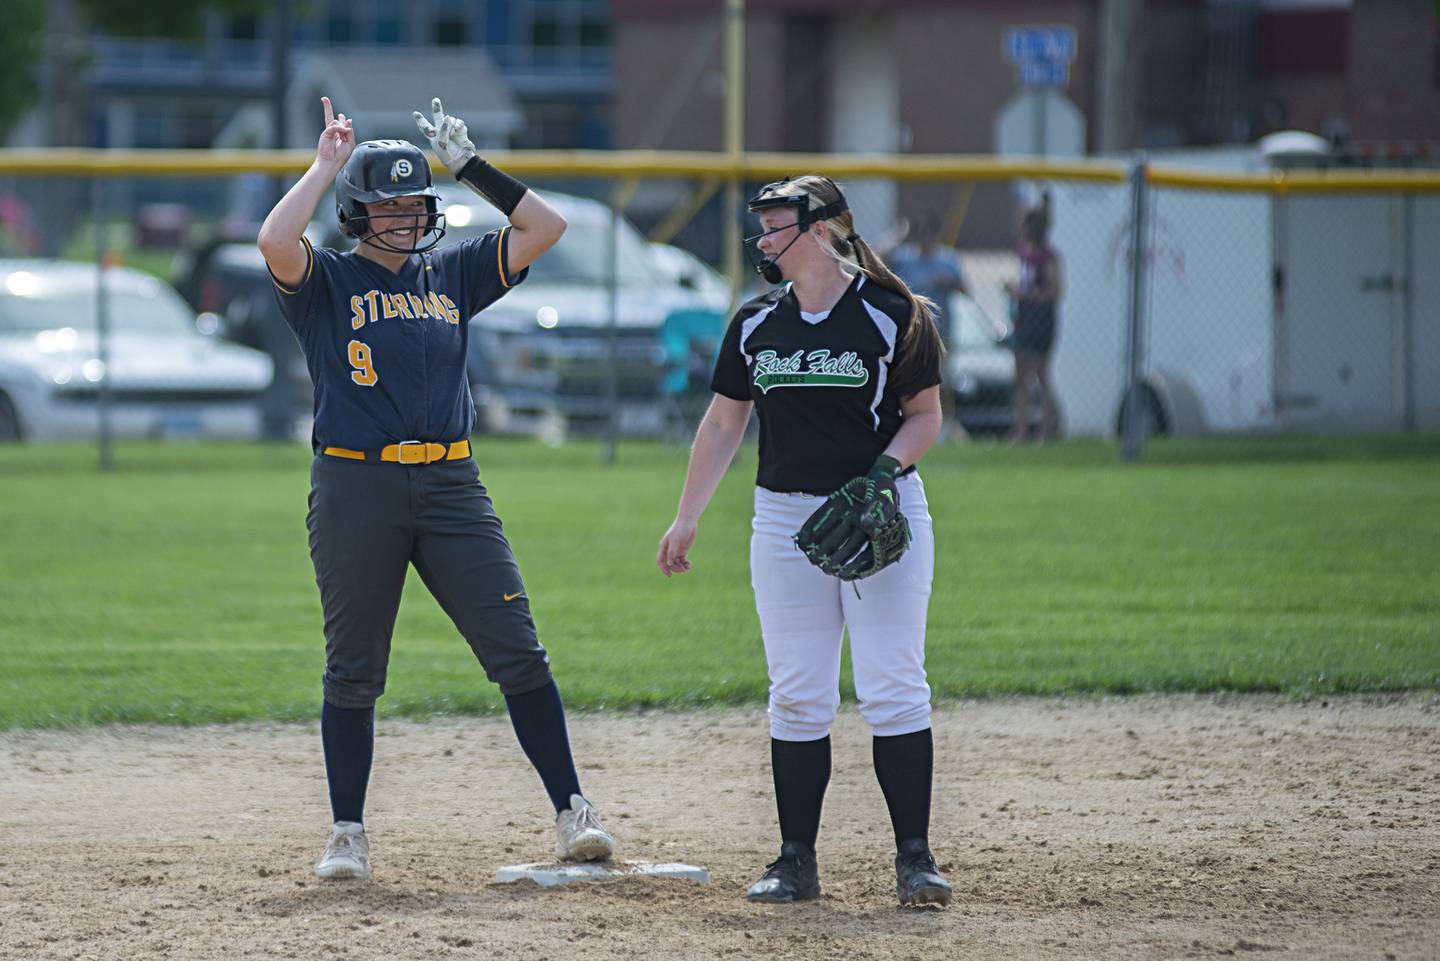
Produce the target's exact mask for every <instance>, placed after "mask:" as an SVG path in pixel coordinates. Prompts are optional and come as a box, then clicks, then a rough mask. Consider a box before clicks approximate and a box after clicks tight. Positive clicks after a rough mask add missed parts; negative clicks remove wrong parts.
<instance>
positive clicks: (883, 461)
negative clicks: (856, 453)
mask: <svg viewBox="0 0 1440 961" xmlns="http://www.w3.org/2000/svg"><path fill="white" fill-rule="evenodd" d="M900 470H901V468H900V462H899V461H898V460H896V459H895V458H893V457H891V456H890V455H889V454H881V455H880V456H879V457H877V458H875V466H874V467H871V468H870V473H872V474H873V473H876V472H877V471H878V472H881V473H884V474H885V475H886V476H887V477H898V476H900Z"/></svg>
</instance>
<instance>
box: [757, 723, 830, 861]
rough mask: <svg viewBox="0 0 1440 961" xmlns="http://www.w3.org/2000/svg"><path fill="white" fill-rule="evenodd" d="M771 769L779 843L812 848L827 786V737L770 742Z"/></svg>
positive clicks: (828, 781) (828, 742) (828, 752)
mask: <svg viewBox="0 0 1440 961" xmlns="http://www.w3.org/2000/svg"><path fill="white" fill-rule="evenodd" d="M770 769H771V770H772V771H773V772H774V775H775V806H776V808H778V809H779V811H780V840H782V841H796V842H798V843H800V844H804V845H807V846H809V847H811V848H814V847H815V839H816V838H817V837H818V836H819V835H820V809H821V807H823V806H824V804H825V788H826V787H827V786H828V785H829V784H830V737H829V735H826V736H825V737H822V738H821V739H820V740H818V741H781V740H778V739H776V738H773V737H772V738H771V739H770Z"/></svg>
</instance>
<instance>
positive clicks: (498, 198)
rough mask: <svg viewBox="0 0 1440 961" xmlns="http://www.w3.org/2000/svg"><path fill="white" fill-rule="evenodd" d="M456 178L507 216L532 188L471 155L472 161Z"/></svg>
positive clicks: (461, 169) (462, 168)
mask: <svg viewBox="0 0 1440 961" xmlns="http://www.w3.org/2000/svg"><path fill="white" fill-rule="evenodd" d="M455 179H456V180H458V181H460V182H461V183H462V184H464V185H465V186H467V187H469V188H470V189H471V190H473V191H475V192H476V193H477V194H479V195H480V196H482V197H484V198H485V199H486V200H488V201H490V203H491V204H492V205H493V206H494V207H495V209H496V210H499V211H500V212H501V213H502V214H504V215H505V216H507V217H508V216H510V215H511V214H513V213H514V212H515V208H516V207H518V206H520V200H521V198H522V197H524V196H525V192H526V191H527V190H529V189H530V188H529V187H527V186H525V185H524V184H522V183H521V182H520V181H518V180H516V179H515V178H514V177H512V176H510V175H509V174H507V173H505V171H503V170H501V169H500V168H498V167H495V166H493V165H491V164H490V162H489V161H486V160H481V159H480V158H479V157H471V158H470V162H469V163H467V164H466V165H465V166H463V167H461V168H460V172H459V173H457V174H456V175H455Z"/></svg>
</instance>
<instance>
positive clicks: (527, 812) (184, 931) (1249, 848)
mask: <svg viewBox="0 0 1440 961" xmlns="http://www.w3.org/2000/svg"><path fill="white" fill-rule="evenodd" d="M763 721H764V719H763V715H762V714H761V712H759V711H754V710H725V711H713V712H697V713H684V714H669V713H643V714H623V715H608V714H588V715H578V716H574V717H572V718H571V727H572V735H573V738H574V741H575V743H576V753H577V756H578V757H579V758H580V760H581V765H582V771H581V777H582V780H583V781H584V783H585V786H586V789H587V793H588V794H589V795H590V796H591V797H592V798H594V799H595V801H596V802H597V804H599V805H600V807H601V810H602V811H603V812H604V815H605V817H606V821H607V824H608V826H609V827H610V828H611V830H612V831H613V832H614V833H615V835H616V837H617V839H618V842H619V844H620V846H621V848H622V850H621V851H620V852H619V853H620V855H621V856H623V857H629V858H643V859H650V860H684V861H689V862H692V863H696V864H702V865H705V866H707V867H708V868H709V869H710V871H711V875H712V878H713V883H711V884H709V885H700V884H697V883H695V882H690V881H660V880H656V879H641V878H632V879H626V880H623V881H614V882H606V883H602V884H587V885H575V886H572V887H568V888H561V889H551V890H542V889H539V888H536V887H535V886H533V885H531V884H529V883H528V882H527V883H521V884H516V885H499V884H495V883H494V882H493V877H494V872H495V869H496V868H498V867H500V866H502V865H505V864H512V863H516V862H520V861H527V860H540V859H542V858H544V857H545V856H546V855H547V853H548V851H549V846H550V844H551V843H552V830H553V829H552V827H551V822H550V818H549V817H547V816H546V815H545V810H544V809H545V808H547V807H548V805H545V803H544V799H543V794H542V792H541V790H540V787H539V782H538V780H537V779H536V778H535V776H534V774H533V773H532V772H531V771H530V769H529V768H528V766H527V765H526V764H525V763H524V760H523V758H522V756H521V754H520V751H519V748H518V747H517V746H516V744H515V740H514V736H513V735H512V734H511V732H510V728H509V725H508V722H507V721H506V720H505V719H504V718H484V719H463V720H446V721H441V722H437V723H431V724H413V723H402V722H390V723H382V725H381V731H380V733H381V737H380V740H379V741H378V743H377V750H376V769H375V776H374V782H373V784H372V787H371V805H370V809H369V811H368V820H369V828H370V833H371V844H372V850H373V856H374V868H375V878H374V880H373V881H371V882H370V883H368V884H364V883H362V884H356V883H353V882H347V883H330V884H321V883H319V882H317V881H316V880H315V879H314V877H313V875H312V874H311V872H310V864H311V862H312V861H313V859H314V857H315V856H316V854H317V853H318V850H319V848H320V846H321V845H322V844H323V842H324V838H325V834H326V822H327V820H328V817H327V813H328V812H327V810H326V808H325V802H324V780H323V772H322V767H321V762H320V744H319V736H318V732H317V728H316V727H315V726H313V725H312V726H290V727H279V726H243V727H214V728H201V729H164V728H145V729H119V728H117V729H107V730H103V731H99V732H89V731H87V732H80V733H69V732H45V733H11V734H4V735H0V958H5V959H12V958H15V959H21V958H23V959H27V961H28V959H49V958H56V959H59V958H64V959H78V958H96V959H101V958H103V959H125V961H136V959H152V958H175V959H189V958H194V959H212V958H213V959H220V958H227V959H229V958H266V959H274V958H297V959H326V958H337V959H338V958H355V959H361V958H367V959H368V958H384V959H387V961H404V959H419V958H514V959H527V961H528V959H551V961H571V959H614V961H619V959H631V958H665V959H671V958H697V959H702V958H703V959H712V958H732V957H733V958H749V957H756V958H762V957H763V958H780V957H797V958H864V959H881V961H891V959H897V961H898V959H910V958H914V959H923V961H938V959H949V958H985V959H997V958H1001V959H1006V961H1011V959H1022V958H1065V959H1071V961H1073V959H1088V958H1117V959H1145V958H1167V959H1168V958H1204V957H1212V956H1216V955H1242V956H1245V955H1253V956H1255V957H1262V956H1285V957H1294V958H1306V959H1324V958H1333V959H1347V961H1349V959H1366V958H1373V959H1376V961H1385V959H1434V958H1437V957H1440V698H1436V697H1434V696H1422V695H1417V696H1409V697H1401V698H1386V699H1360V698H1343V699H1336V698H1331V699H1328V700H1319V699H1317V700H1314V701H1311V702H1308V703H1296V702H1290V701H1285V700H1281V699H1278V698H1256V697H1243V698H1241V697H1223V698H1205V697H1191V696H1175V697H1168V696H1167V697H1143V698H1133V699H1116V700H1103V701H1079V700H1064V701H1057V700H1003V701H980V702H962V703H959V704H955V705H951V706H948V707H946V708H945V709H944V710H942V711H940V712H938V713H937V716H936V737H937V741H936V754H937V778H936V794H935V815H934V827H933V830H932V841H933V846H934V848H935V851H936V854H937V856H938V858H939V861H940V863H941V866H942V868H943V869H944V870H945V872H946V873H947V875H948V876H949V878H950V880H951V882H952V883H953V884H954V885H955V892H956V899H955V903H954V905H952V906H951V907H950V908H949V909H948V910H938V909H924V910H914V909H906V910H901V909H898V908H897V907H896V906H895V900H894V872H893V869H892V867H891V863H890V859H891V857H892V856H893V846H892V841H891V838H890V832H889V823H888V821H887V819H886V815H885V811H884V803H883V800H882V798H881V796H880V791H879V788H878V787H877V786H876V783H875V780H874V775H873V773H872V771H871V768H870V743H869V736H868V733H867V732H866V730H865V728H864V726H863V724H862V723H860V722H859V720H858V719H857V718H856V717H855V716H854V712H853V709H851V710H850V711H849V712H848V713H847V714H846V716H845V718H844V720H843V722H842V723H841V724H840V725H839V726H838V727H837V728H836V732H835V776H834V780H833V782H832V784H831V788H830V793H829V796H828V799H827V804H826V811H825V820H824V825H823V829H822V833H821V839H820V869H821V877H822V880H823V882H824V885H825V896H824V898H823V899H822V900H821V901H819V902H816V903H811V904H805V905H799V906H792V907H768V906H766V907H762V906H756V905H750V904H747V903H745V901H744V900H743V898H742V894H743V892H744V888H745V886H746V885H747V884H749V883H750V882H751V881H752V880H754V878H755V877H756V876H757V874H758V872H759V870H760V869H761V868H763V866H764V863H765V862H766V861H767V860H769V858H770V857H772V856H773V851H774V849H775V848H776V846H777V841H776V839H775V827H774V808H773V802H772V799H771V793H770V774H769V765H768V752H767V749H766V732H765V728H764V723H763Z"/></svg>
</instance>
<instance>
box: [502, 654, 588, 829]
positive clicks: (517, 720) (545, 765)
mask: <svg viewBox="0 0 1440 961" xmlns="http://www.w3.org/2000/svg"><path fill="white" fill-rule="evenodd" d="M505 706H506V707H507V708H509V709H510V724H511V726H512V727H514V728H515V737H516V738H517V739H518V740H519V741H520V749H521V750H522V751H524V752H525V756H526V757H528V758H529V759H530V763H531V764H533V765H535V773H537V774H539V775H540V780H541V782H542V783H544V785H545V793H547V794H549V795H550V803H551V804H553V805H555V811H556V813H557V814H558V813H559V812H561V811H564V810H566V809H568V808H569V807H570V795H572V794H579V793H580V778H579V777H578V776H577V775H576V774H575V759H574V758H573V757H572V756H571V754H570V735H569V733H567V732H566V730H565V705H564V704H563V703H562V702H561V700H560V689H559V688H558V687H556V686H555V682H554V681H553V680H552V681H551V682H550V683H549V684H546V685H545V686H544V687H542V688H537V689H536V690H533V691H527V692H526V693H524V694H506V695H505Z"/></svg>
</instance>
